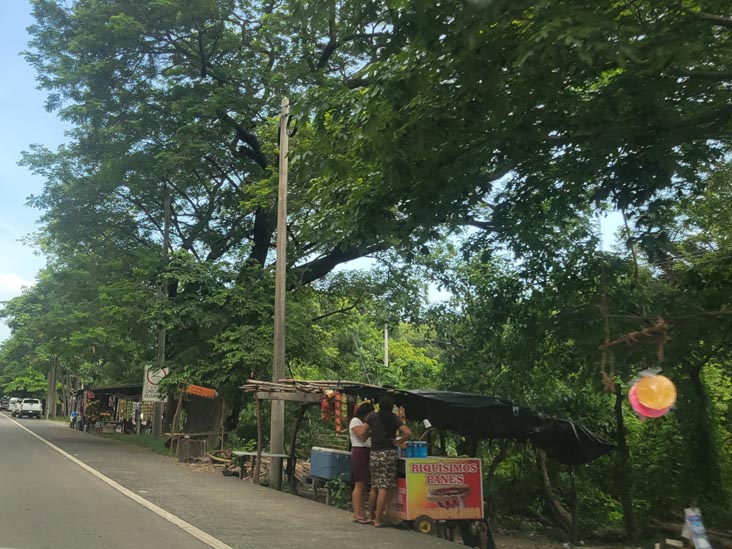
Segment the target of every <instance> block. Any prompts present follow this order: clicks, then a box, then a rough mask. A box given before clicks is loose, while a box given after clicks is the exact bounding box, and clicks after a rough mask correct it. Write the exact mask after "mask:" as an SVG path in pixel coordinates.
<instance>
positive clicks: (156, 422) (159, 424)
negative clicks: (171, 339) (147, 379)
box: [152, 183, 170, 437]
mask: <svg viewBox="0 0 732 549" xmlns="http://www.w3.org/2000/svg"><path fill="white" fill-rule="evenodd" d="M163 204H164V206H163V207H164V208H165V220H164V223H163V265H167V263H168V248H170V188H169V187H168V184H167V183H165V184H164V187H163ZM160 291H161V292H162V294H163V299H167V298H168V282H167V281H166V280H163V285H162V287H161V288H160ZM165 336H166V330H165V326H161V327H160V328H159V329H158V366H159V367H160V369H161V370H162V369H163V368H165ZM152 434H153V436H156V437H159V436H161V435H162V434H163V403H162V402H155V403H153V417H152Z"/></svg>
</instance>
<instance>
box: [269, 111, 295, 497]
mask: <svg viewBox="0 0 732 549" xmlns="http://www.w3.org/2000/svg"><path fill="white" fill-rule="evenodd" d="M289 116H290V101H289V100H288V99H287V97H283V98H282V111H281V117H280V165H279V172H280V178H279V185H278V189H277V263H276V268H275V308H274V356H273V360H272V381H278V380H280V379H282V378H283V377H284V376H285V291H286V280H287V150H288V147H289V135H288V134H287V121H288V118H289ZM269 451H270V453H272V454H283V453H284V451H285V403H284V401H282V400H273V401H272V421H271V424H270V431H269ZM270 464H271V466H270V469H269V485H270V486H274V487H275V488H277V489H278V490H279V489H280V488H281V487H282V475H281V471H282V458H279V457H278V458H274V457H273V458H270Z"/></svg>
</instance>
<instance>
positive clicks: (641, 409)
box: [628, 385, 671, 418]
mask: <svg viewBox="0 0 732 549" xmlns="http://www.w3.org/2000/svg"><path fill="white" fill-rule="evenodd" d="M628 401H629V402H630V406H631V407H632V408H633V410H635V413H636V414H638V415H639V416H643V417H651V418H657V417H661V416H663V415H666V413H667V412H668V411H669V410H670V409H671V406H669V407H668V408H664V409H663V410H654V409H653V408H649V407H648V406H644V405H643V404H642V403H641V401H640V400H638V394H637V392H636V386H635V385H633V386H632V387H631V388H630V391H628Z"/></svg>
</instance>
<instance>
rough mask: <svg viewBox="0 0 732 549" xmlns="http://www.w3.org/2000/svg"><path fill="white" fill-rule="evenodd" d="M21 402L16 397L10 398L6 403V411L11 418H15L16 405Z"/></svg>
mask: <svg viewBox="0 0 732 549" xmlns="http://www.w3.org/2000/svg"><path fill="white" fill-rule="evenodd" d="M21 400H23V399H22V398H18V397H10V400H9V401H8V410H9V411H10V415H11V416H13V417H15V416H16V412H17V411H18V404H20V401H21Z"/></svg>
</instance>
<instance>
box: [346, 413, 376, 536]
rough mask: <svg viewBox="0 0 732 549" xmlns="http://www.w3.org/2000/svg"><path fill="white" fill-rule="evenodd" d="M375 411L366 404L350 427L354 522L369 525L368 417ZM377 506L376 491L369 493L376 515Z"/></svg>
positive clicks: (369, 449) (371, 510) (369, 439)
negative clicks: (366, 506)
mask: <svg viewBox="0 0 732 549" xmlns="http://www.w3.org/2000/svg"><path fill="white" fill-rule="evenodd" d="M373 411H374V405H373V404H371V403H370V402H364V403H363V404H361V405H360V406H359V407H358V408H357V409H356V414H355V416H354V417H353V419H352V420H351V423H350V424H349V425H348V432H349V434H350V435H351V475H352V477H353V493H352V495H351V497H352V500H353V522H358V523H359V524H369V523H370V522H371V520H369V518H368V516H367V515H366V508H365V506H364V503H365V500H366V493H367V491H368V490H369V484H371V471H370V470H369V462H370V457H371V437H369V436H368V435H367V434H366V431H367V426H366V423H365V421H366V416H368V415H369V414H370V413H371V412H373ZM375 505H376V490H375V489H374V490H371V491H370V492H369V511H370V512H371V514H372V515H373V514H374V507H375Z"/></svg>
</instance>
